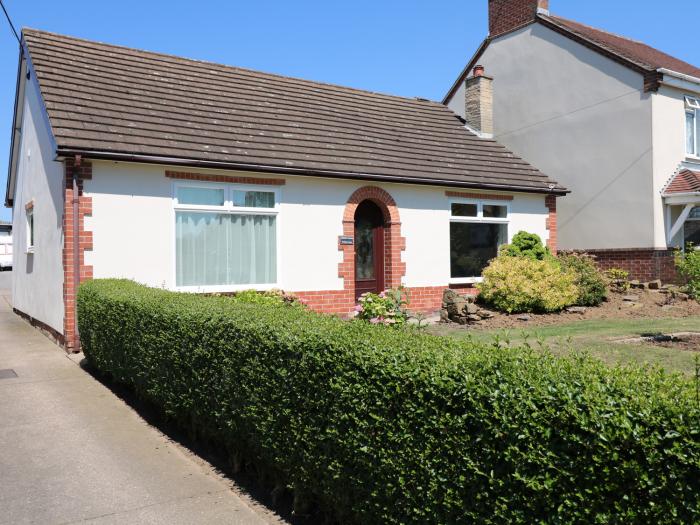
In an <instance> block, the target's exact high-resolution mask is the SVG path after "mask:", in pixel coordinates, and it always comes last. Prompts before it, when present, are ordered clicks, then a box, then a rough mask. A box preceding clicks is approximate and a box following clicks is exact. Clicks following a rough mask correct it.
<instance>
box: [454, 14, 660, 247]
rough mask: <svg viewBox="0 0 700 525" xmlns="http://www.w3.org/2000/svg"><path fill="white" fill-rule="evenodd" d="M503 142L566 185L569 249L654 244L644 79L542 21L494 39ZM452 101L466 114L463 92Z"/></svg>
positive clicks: (487, 57)
mask: <svg viewBox="0 0 700 525" xmlns="http://www.w3.org/2000/svg"><path fill="white" fill-rule="evenodd" d="M479 62H480V63H481V64H483V65H484V66H485V69H486V74H487V75H489V76H491V77H493V78H494V84H493V88H494V125H495V139H496V140H498V141H499V142H500V143H502V144H504V145H505V146H506V147H508V148H509V149H511V150H512V151H513V152H514V153H516V154H518V155H520V156H522V157H523V158H524V159H526V160H527V161H528V162H530V163H532V164H533V165H534V166H536V167H537V168H539V169H540V170H541V171H542V172H544V173H546V174H547V175H549V176H550V177H552V178H553V179H555V180H557V181H559V182H560V183H562V184H563V185H564V186H566V187H567V188H568V189H570V190H572V193H571V195H569V196H568V197H567V198H565V199H561V200H560V203H559V208H558V222H559V224H558V226H559V232H558V233H559V246H560V248H563V249H572V248H578V249H595V248H598V249H602V248H651V247H653V246H654V245H655V236H656V234H655V228H654V209H655V200H654V199H655V196H656V194H655V193H654V191H655V185H654V176H653V173H652V103H651V95H650V94H646V93H643V90H642V87H643V81H642V76H641V75H640V74H638V73H635V72H634V71H632V70H630V69H628V68H626V67H624V66H622V65H620V64H618V63H616V62H614V61H612V60H610V59H607V58H605V57H604V56H602V55H600V54H599V53H596V52H594V51H592V50H590V49H588V48H586V47H584V46H582V45H580V44H578V43H576V42H574V41H573V40H571V39H569V38H566V37H564V36H562V35H560V34H559V33H556V32H554V31H551V30H550V29H548V28H546V27H544V26H543V25H541V24H534V25H530V26H528V27H526V28H523V29H521V30H519V31H516V32H514V33H512V34H509V35H506V36H503V37H500V38H498V39H496V40H495V41H493V42H492V43H491V44H490V45H489V47H488V48H487V50H486V51H485V53H484V55H483V56H482V57H481V58H480V60H479ZM460 93H461V92H460V91H458V92H457V93H456V94H455V96H454V97H453V99H452V100H450V101H449V104H448V105H449V107H450V108H452V109H453V110H454V111H457V112H458V113H460V114H462V115H463V114H464V109H463V106H464V104H463V103H462V102H460V101H457V100H455V98H457V97H459V96H460Z"/></svg>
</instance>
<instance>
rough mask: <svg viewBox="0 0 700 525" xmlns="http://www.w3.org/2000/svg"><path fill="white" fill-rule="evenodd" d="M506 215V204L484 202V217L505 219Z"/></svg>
mask: <svg viewBox="0 0 700 525" xmlns="http://www.w3.org/2000/svg"><path fill="white" fill-rule="evenodd" d="M507 216H508V207H507V206H497V205H494V204H484V217H491V218H498V219H505V218H506V217H507Z"/></svg>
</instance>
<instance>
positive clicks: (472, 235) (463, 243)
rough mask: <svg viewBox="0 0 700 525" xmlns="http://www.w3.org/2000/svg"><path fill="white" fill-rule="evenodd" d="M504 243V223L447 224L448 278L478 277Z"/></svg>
mask: <svg viewBox="0 0 700 525" xmlns="http://www.w3.org/2000/svg"><path fill="white" fill-rule="evenodd" d="M507 240H508V225H507V224H477V223H461V222H451V223H450V263H451V269H452V278H453V279H458V278H463V277H480V276H481V272H482V271H483V269H484V268H485V267H486V265H487V264H488V262H489V261H490V260H491V259H493V258H494V257H496V256H497V255H498V247H499V246H500V245H501V244H505V243H506V242H507Z"/></svg>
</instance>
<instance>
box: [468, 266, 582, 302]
mask: <svg viewBox="0 0 700 525" xmlns="http://www.w3.org/2000/svg"><path fill="white" fill-rule="evenodd" d="M483 275H484V282H482V283H481V284H479V285H478V288H479V291H480V292H481V295H480V299H481V300H482V301H484V302H486V303H487V304H490V305H491V306H493V307H494V308H496V309H498V310H501V311H503V312H507V313H509V314H511V313H522V312H558V311H559V310H563V309H564V308H566V307H567V306H571V305H573V304H576V301H577V299H578V297H579V288H578V286H576V274H575V273H574V272H572V271H569V270H565V269H562V267H561V266H560V264H559V263H558V262H557V261H556V259H553V258H549V259H544V260H542V261H539V260H537V259H531V258H529V257H510V256H501V257H497V258H496V259H494V260H492V261H491V264H489V266H488V267H487V268H486V269H485V270H484V274H483Z"/></svg>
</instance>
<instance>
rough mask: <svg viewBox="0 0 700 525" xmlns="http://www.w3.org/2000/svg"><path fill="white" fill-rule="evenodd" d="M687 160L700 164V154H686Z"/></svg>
mask: <svg viewBox="0 0 700 525" xmlns="http://www.w3.org/2000/svg"><path fill="white" fill-rule="evenodd" d="M685 160H686V161H687V162H692V163H695V164H700V156H697V155H689V154H687V153H686V154H685Z"/></svg>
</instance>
